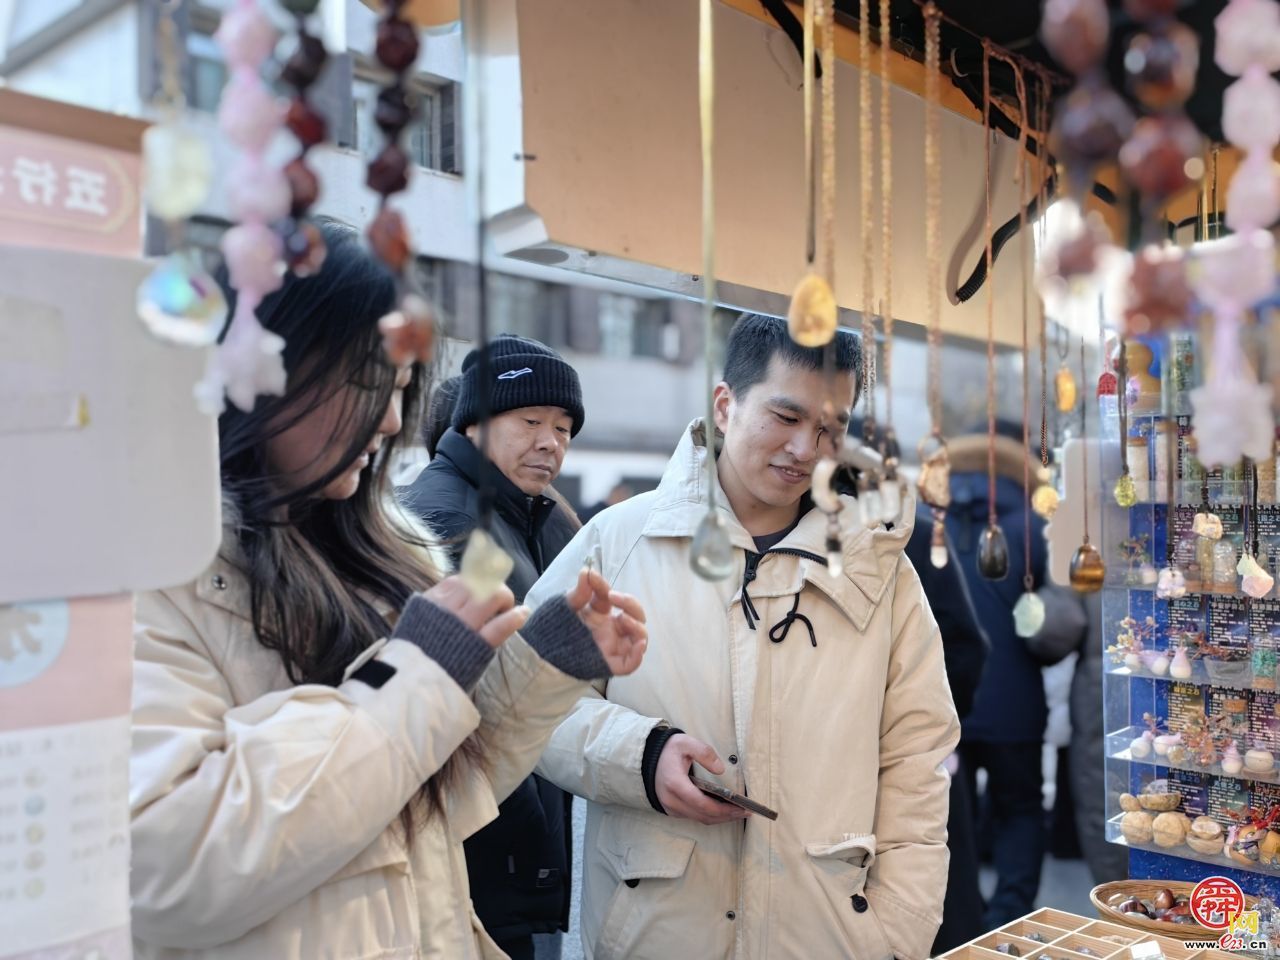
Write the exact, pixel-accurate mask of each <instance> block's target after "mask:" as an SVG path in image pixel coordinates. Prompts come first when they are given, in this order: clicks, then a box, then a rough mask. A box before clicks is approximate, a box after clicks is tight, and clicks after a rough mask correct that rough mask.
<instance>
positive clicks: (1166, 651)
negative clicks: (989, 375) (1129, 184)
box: [1089, 336, 1280, 899]
mask: <svg viewBox="0 0 1280 960" xmlns="http://www.w3.org/2000/svg"><path fill="white" fill-rule="evenodd" d="M1172 348H1173V349H1174V350H1177V351H1180V354H1181V360H1180V363H1181V367H1180V368H1179V369H1180V371H1181V372H1179V371H1177V370H1175V371H1169V370H1166V371H1165V372H1164V374H1163V376H1162V378H1161V379H1160V380H1159V381H1157V380H1155V378H1154V377H1153V376H1151V375H1150V370H1145V369H1144V370H1142V371H1139V373H1140V374H1143V376H1142V377H1140V378H1138V379H1140V380H1141V381H1142V386H1141V391H1140V395H1139V396H1138V397H1137V398H1135V396H1134V392H1133V390H1132V386H1131V391H1130V395H1129V400H1130V402H1131V405H1132V408H1133V409H1132V410H1131V411H1128V412H1130V413H1131V414H1132V415H1130V416H1127V418H1126V419H1127V422H1126V423H1125V427H1124V430H1123V431H1122V430H1121V429H1120V426H1119V424H1118V423H1117V422H1115V420H1114V419H1112V420H1110V421H1107V420H1104V422H1103V423H1102V425H1101V430H1100V433H1101V436H1102V437H1104V438H1106V437H1108V436H1110V437H1112V438H1113V444H1114V445H1113V447H1112V450H1113V451H1114V450H1115V445H1118V443H1119V442H1120V438H1121V437H1122V436H1125V437H1128V438H1129V441H1130V442H1129V443H1128V445H1127V447H1126V450H1127V453H1128V455H1129V467H1130V474H1131V476H1133V477H1134V479H1135V481H1136V482H1135V487H1134V489H1135V493H1136V498H1137V500H1136V502H1135V503H1133V504H1132V505H1131V506H1128V507H1123V506H1121V505H1120V504H1118V503H1117V502H1116V498H1115V496H1114V495H1113V491H1114V489H1115V486H1116V481H1117V480H1118V479H1119V477H1120V470H1119V467H1118V461H1119V458H1118V457H1117V456H1114V455H1112V456H1109V457H1099V458H1097V459H1098V460H1099V462H1100V463H1101V464H1102V466H1100V467H1097V468H1095V470H1094V474H1093V476H1091V477H1090V478H1089V480H1090V486H1091V487H1095V493H1094V501H1093V502H1094V504H1095V505H1099V506H1100V514H1101V517H1102V537H1101V543H1099V544H1098V546H1099V549H1100V550H1101V551H1102V553H1103V557H1104V560H1105V562H1106V563H1107V575H1106V578H1105V580H1104V586H1103V590H1102V597H1101V610H1102V623H1101V629H1102V633H1103V639H1102V644H1103V646H1104V651H1103V671H1102V674H1103V708H1104V709H1103V714H1104V716H1103V720H1104V724H1105V731H1106V736H1105V746H1104V751H1105V759H1104V761H1103V762H1104V764H1105V771H1106V785H1107V787H1106V788H1107V822H1106V824H1105V833H1106V838H1107V839H1108V840H1109V841H1111V842H1114V843H1118V844H1122V845H1124V846H1127V847H1128V848H1129V849H1130V851H1131V853H1130V875H1131V876H1160V877H1167V878H1169V879H1188V880H1196V879H1200V878H1202V877H1205V876H1209V875H1211V874H1212V873H1224V874H1226V875H1237V879H1238V882H1240V883H1241V885H1242V886H1245V887H1246V889H1248V890H1250V891H1255V892H1258V893H1262V892H1266V893H1267V894H1268V895H1269V896H1271V897H1272V898H1273V899H1274V898H1275V897H1276V896H1277V895H1280V690H1278V687H1280V675H1278V673H1277V671H1278V661H1280V592H1277V590H1276V589H1275V588H1274V585H1273V587H1272V589H1271V590H1269V591H1268V592H1266V593H1265V594H1264V595H1263V596H1261V597H1253V596H1250V595H1248V594H1246V593H1245V592H1243V590H1242V589H1241V574H1240V565H1241V559H1242V556H1243V555H1244V554H1246V553H1254V555H1255V556H1256V558H1257V560H1258V562H1259V563H1260V564H1261V565H1262V566H1263V567H1264V568H1265V569H1266V570H1267V571H1275V570H1276V569H1277V562H1278V561H1280V504H1277V502H1276V500H1277V490H1276V479H1275V477H1276V470H1275V464H1274V462H1271V463H1269V464H1263V465H1260V466H1261V469H1258V470H1257V482H1256V485H1255V483H1254V482H1253V471H1252V470H1251V469H1249V465H1247V464H1240V465H1236V466H1232V467H1229V468H1227V469H1215V470H1205V469H1204V468H1203V467H1202V466H1201V465H1200V464H1199V463H1198V462H1197V461H1196V460H1195V456H1194V455H1195V445H1194V440H1193V438H1192V430H1191V416H1190V414H1191V406H1190V403H1189V400H1188V397H1187V393H1188V391H1189V390H1190V389H1192V388H1193V387H1194V386H1195V383H1194V382H1192V381H1193V377H1191V376H1189V375H1187V373H1186V370H1187V369H1192V370H1194V369H1195V367H1196V366H1197V365H1198V363H1199V358H1198V356H1197V355H1196V354H1195V351H1196V347H1195V343H1194V339H1193V338H1190V337H1186V336H1180V337H1178V338H1175V342H1174V344H1173V347H1172ZM1145 349H1146V348H1145V347H1144V348H1143V350H1145ZM1163 349H1164V350H1165V351H1168V350H1169V349H1170V346H1169V344H1168V343H1166V344H1165V345H1164V347H1163ZM1135 354H1137V355H1138V356H1142V355H1143V354H1142V350H1132V349H1131V351H1130V373H1131V374H1132V372H1133V367H1132V363H1133V357H1134V355H1135ZM1147 356H1149V357H1150V358H1151V363H1152V365H1153V369H1154V366H1155V365H1157V364H1158V363H1159V360H1160V357H1159V356H1158V355H1152V353H1151V351H1147ZM1166 366H1169V365H1166ZM1154 383H1159V392H1158V394H1156V395H1154V396H1153V393H1152V390H1153V388H1152V385H1153V384H1154ZM1131 384H1132V381H1131ZM1135 399H1136V400H1137V401H1139V402H1134V401H1135ZM1103 410H1104V412H1105V411H1106V407H1105V405H1104V406H1103ZM1099 494H1100V495H1099ZM1215 518H1216V519H1215ZM1215 535H1216V536H1215ZM1255 543H1256V547H1255ZM1171 565H1173V566H1176V567H1177V568H1178V569H1179V570H1180V572H1181V573H1182V574H1183V581H1184V584H1185V589H1184V590H1181V591H1173V592H1172V593H1171V591H1170V590H1169V589H1168V583H1167V582H1162V581H1161V578H1160V571H1161V570H1162V569H1164V568H1166V567H1169V566H1171ZM1251 585H1252V584H1251ZM1152 789H1159V790H1162V791H1163V796H1162V797H1158V798H1151V797H1149V796H1146V794H1148V793H1149V792H1150V791H1151V790H1152ZM1144 799H1145V800H1152V799H1154V801H1155V805H1154V806H1153V807H1152V808H1147V807H1145V806H1143V804H1142V801H1144ZM1162 805H1163V806H1162ZM1273 825H1274V828H1272V827H1273Z"/></svg>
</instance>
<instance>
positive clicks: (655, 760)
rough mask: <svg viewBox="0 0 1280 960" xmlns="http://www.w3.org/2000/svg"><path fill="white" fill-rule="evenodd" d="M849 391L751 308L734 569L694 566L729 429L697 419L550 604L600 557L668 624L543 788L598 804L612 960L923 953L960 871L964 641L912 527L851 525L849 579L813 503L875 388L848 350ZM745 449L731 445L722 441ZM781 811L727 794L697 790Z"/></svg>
mask: <svg viewBox="0 0 1280 960" xmlns="http://www.w3.org/2000/svg"><path fill="white" fill-rule="evenodd" d="M834 351H835V361H836V362H835V365H834V366H835V374H834V376H832V377H828V376H827V375H825V374H824V370H823V351H822V350H821V349H805V348H801V347H798V346H797V345H795V344H794V343H793V342H792V341H791V340H790V338H789V337H788V336H787V332H786V326H785V324H784V323H783V322H782V321H781V320H777V319H774V318H768V317H759V316H753V315H747V316H744V317H742V318H741V319H740V320H739V321H738V323H737V325H736V326H735V327H734V330H733V332H732V333H731V335H730V338H729V344H728V348H727V353H726V361H725V379H724V382H722V383H721V384H720V385H719V386H718V387H717V388H716V391H715V418H716V424H715V426H716V434H717V443H716V445H717V448H718V457H717V470H718V474H719V485H720V491H719V494H718V496H717V504H718V509H719V510H720V515H721V516H722V517H723V519H724V520H725V522H726V523H727V525H728V530H729V533H730V537H731V539H732V542H733V546H734V552H735V570H734V572H733V574H732V575H731V576H730V577H729V578H728V579H725V580H721V581H716V582H711V581H707V580H703V579H701V578H699V577H698V576H696V575H695V574H694V573H693V572H692V570H691V569H690V554H691V549H692V542H693V536H694V533H695V531H696V530H697V529H698V525H699V523H700V522H701V521H702V519H703V517H704V516H705V514H706V512H707V502H708V497H707V486H706V484H707V472H706V461H705V458H706V457H707V455H708V453H707V451H708V432H707V430H706V426H705V424H704V423H703V421H701V420H698V421H694V423H693V424H691V425H690V427H689V429H688V430H687V431H686V432H685V434H684V436H683V437H682V438H681V440H680V443H679V446H678V448H677V450H676V452H675V454H674V456H673V457H672V459H671V462H670V464H669V465H668V467H667V470H666V473H665V475H664V476H663V479H662V482H661V484H660V486H659V487H658V489H657V490H655V491H653V492H651V493H647V494H644V495H641V496H639V497H635V498H633V499H631V500H628V501H626V502H625V503H622V504H619V505H617V506H615V507H612V508H610V509H608V510H606V511H604V512H603V513H601V514H600V515H599V516H597V517H595V518H594V519H593V520H592V521H591V522H590V523H589V524H588V525H587V526H586V527H585V528H584V529H583V530H582V531H581V533H579V535H578V536H577V537H576V538H575V539H574V540H573V542H572V543H571V544H570V545H569V546H568V547H567V548H566V549H565V550H564V551H563V552H562V553H561V554H560V556H559V558H558V559H557V560H556V562H555V563H554V564H553V565H552V566H551V567H550V569H548V571H547V573H546V574H545V575H544V576H543V578H542V579H541V580H540V581H539V582H538V584H537V586H536V587H535V588H534V590H533V591H532V592H531V593H530V594H529V597H528V601H529V603H530V604H531V605H533V606H537V605H538V604H539V603H540V602H543V601H544V600H548V599H550V598H552V597H554V596H555V595H556V594H557V593H560V592H563V590H564V589H565V587H566V585H567V584H569V583H571V582H572V581H573V578H575V577H576V576H577V575H578V572H579V571H580V570H581V569H582V567H583V565H584V564H585V563H586V562H587V561H588V560H589V561H590V562H591V564H592V566H593V567H594V568H595V569H597V570H599V571H600V572H601V573H602V574H603V575H604V576H605V577H606V578H607V579H608V580H609V581H611V582H613V583H614V584H616V585H617V588H618V589H620V590H625V591H629V592H631V593H633V594H635V595H636V596H637V597H639V599H640V600H641V602H643V604H644V606H645V609H646V611H647V612H648V617H649V619H648V627H649V637H650V641H649V643H650V645H649V652H648V656H647V658H646V660H645V662H644V664H643V665H642V667H641V668H640V669H639V670H638V671H637V672H636V673H635V674H633V675H632V676H629V677H622V678H614V679H612V680H609V681H607V682H601V683H596V684H594V685H593V688H592V690H591V692H590V693H589V695H588V696H586V697H585V698H583V699H582V700H581V701H579V703H578V705H577V706H576V708H575V709H574V710H573V712H572V713H570V715H569V716H568V717H567V718H566V719H565V720H564V721H563V722H562V723H561V724H560V726H559V728H558V729H557V730H556V732H555V734H554V735H553V736H552V738H551V741H550V743H549V745H548V747H547V749H546V751H545V752H544V754H543V756H542V760H541V762H540V764H539V767H538V771H539V773H541V774H542V775H543V776H545V777H547V778H548V779H550V780H552V781H553V782H555V783H557V784H559V785H560V786H562V787H564V788H565V789H566V790H570V791H572V792H573V793H576V794H578V795H580V796H582V797H585V798H586V799H587V800H588V801H590V802H589V804H588V815H587V833H586V843H585V850H586V863H585V871H584V880H583V905H582V934H583V942H584V945H585V947H586V951H587V956H588V958H592V960H618V958H628V960H677V958H697V960H728V958H733V960H766V958H769V960H809V958H813V960H818V958H823V960H825V958H850V957H852V958H857V960H887V958H890V957H897V958H901V960H917V958H923V957H926V956H928V952H929V947H930V945H931V943H932V941H933V936H934V933H935V931H936V929H937V927H938V924H939V922H940V919H941V912H942V900H943V893H944V890H945V887H946V878H947V847H946V837H947V830H946V820H947V797H948V779H947V774H946V772H945V770H944V768H943V766H942V763H943V760H944V759H945V758H946V756H947V755H948V754H949V753H950V752H951V751H952V750H953V749H954V748H955V745H956V741H957V739H958V737H959V723H958V721H957V719H956V713H955V708H954V707H953V705H952V702H951V695H950V692H949V689H948V686H947V678H946V672H945V669H944V667H943V655H942V643H941V640H940V638H939V635H938V629H937V626H936V624H935V623H934V619H933V616H932V614H931V612H930V610H929V607H928V604H927V603H926V602H925V599H924V596H923V594H922V592H921V589H920V582H919V579H918V578H917V576H916V573H915V570H914V569H913V568H912V566H911V564H910V562H909V561H908V560H907V559H906V557H905V556H904V555H903V548H904V546H905V545H906V542H907V539H908V537H909V535H910V532H911V527H912V523H913V519H914V514H915V505H914V502H913V500H912V498H910V497H907V498H905V502H904V504H903V509H902V513H901V515H900V516H899V517H898V518H897V519H896V520H895V521H894V522H893V523H892V524H889V525H881V526H878V527H877V528H876V529H874V530H867V529H864V528H863V527H862V526H861V524H859V523H858V522H857V519H856V514H857V510H856V504H855V502H854V500H853V498H851V497H845V498H844V501H845V504H844V507H845V508H844V509H843V510H842V511H841V512H840V513H839V515H838V516H839V520H840V525H841V528H842V531H843V536H842V540H843V545H844V557H843V571H842V572H841V574H840V575H839V576H834V577H833V576H831V575H830V574H829V573H828V571H827V563H826V559H825V553H826V551H825V535H826V527H827V518H826V516H824V515H823V514H822V513H821V512H820V511H818V510H816V509H813V508H812V505H811V502H810V499H809V496H808V492H809V488H810V485H811V482H812V478H811V474H812V471H813V468H814V466H815V465H816V464H817V463H818V460H819V459H820V458H821V457H822V456H823V455H824V454H826V453H829V452H830V451H831V450H832V449H833V438H832V436H831V434H830V433H828V431H827V429H826V428H825V427H824V425H823V418H822V410H823V407H824V404H826V403H827V402H832V403H833V404H834V407H835V409H836V411H837V416H836V418H835V419H836V420H837V421H839V422H838V423H836V424H834V425H833V431H840V432H843V429H844V422H847V418H848V414H849V410H850V409H851V408H852V406H853V403H854V402H855V400H856V398H857V393H858V388H859V375H860V372H861V366H862V364H861V357H860V348H859V344H858V342H857V340H856V338H855V337H854V336H853V335H852V334H850V333H848V332H841V333H840V334H839V335H838V337H837V339H836V343H835V347H834ZM721 434H722V435H723V439H722V440H721V439H720V437H719V435H721ZM691 768H692V772H694V773H696V774H698V775H699V776H702V777H710V778H713V779H718V780H719V781H720V782H721V783H722V784H723V785H725V786H727V787H729V788H731V789H732V790H733V791H734V792H736V793H738V794H742V795H748V796H750V798H751V799H753V800H755V801H757V802H759V803H761V804H764V805H765V806H767V807H769V808H772V809H773V810H775V811H777V813H778V819H777V820H776V821H770V820H769V819H766V818H765V817H763V816H760V815H752V814H748V813H747V812H746V811H744V810H743V809H741V808H740V807H738V806H734V805H731V804H728V803H725V802H722V801H720V800H716V799H713V798H712V797H711V796H708V795H707V794H704V793H703V792H701V791H700V790H699V789H698V788H696V787H695V786H694V785H693V783H692V782H691V780H690V772H691Z"/></svg>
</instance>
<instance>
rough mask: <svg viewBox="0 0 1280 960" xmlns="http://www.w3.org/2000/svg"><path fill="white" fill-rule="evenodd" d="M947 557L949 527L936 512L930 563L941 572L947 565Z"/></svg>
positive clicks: (930, 539)
mask: <svg viewBox="0 0 1280 960" xmlns="http://www.w3.org/2000/svg"><path fill="white" fill-rule="evenodd" d="M947 557H948V551H947V527H946V524H945V523H944V522H943V521H942V518H941V517H939V516H938V512H937V511H934V517H933V534H932V535H931V536H930V538H929V562H930V563H931V564H933V566H934V569H936V570H941V569H942V568H943V567H945V566H946V565H947Z"/></svg>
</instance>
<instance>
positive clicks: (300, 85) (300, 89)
mask: <svg viewBox="0 0 1280 960" xmlns="http://www.w3.org/2000/svg"><path fill="white" fill-rule="evenodd" d="M282 6H284V7H285V9H287V10H288V11H289V12H290V13H292V14H293V15H294V17H295V18H296V20H297V34H298V48H297V49H296V50H295V51H294V52H293V55H292V56H291V57H290V58H289V59H288V61H287V62H286V63H285V65H284V69H283V70H281V71H280V79H281V80H282V81H284V83H286V84H287V85H288V86H290V87H292V88H293V98H292V100H290V102H289V110H288V113H286V114H285V126H286V127H288V128H289V132H290V133H292V134H293V135H294V137H295V138H296V139H297V141H298V153H297V155H296V156H295V157H294V158H293V159H292V160H290V161H289V162H288V163H287V164H285V167H284V176H285V179H286V180H287V181H288V184H289V215H288V217H287V218H285V219H284V220H282V221H281V222H280V224H279V231H280V236H281V238H282V239H283V241H284V258H285V263H286V264H288V266H289V269H290V270H292V271H293V273H294V274H295V275H297V276H299V277H309V276H312V275H313V274H315V273H316V272H317V271H318V270H319V269H320V267H321V265H322V264H323V263H324V258H325V253H326V251H325V246H324V238H323V237H322V236H321V234H320V230H319V229H318V228H317V227H316V225H315V224H314V223H311V222H310V221H309V220H307V213H308V212H309V211H310V209H311V208H312V207H313V206H314V205H315V202H316V200H317V198H318V197H319V195H320V180H319V177H317V176H316V172H315V170H314V168H313V167H311V165H310V164H308V163H307V153H308V152H309V151H310V150H312V149H313V148H315V147H317V146H319V145H320V144H321V143H323V142H324V140H325V138H326V137H327V136H328V127H329V124H328V121H326V120H325V118H324V114H322V113H320V111H318V110H317V109H316V108H315V106H314V105H313V104H312V103H311V102H310V101H308V99H307V91H308V90H309V89H310V88H311V87H312V86H313V85H314V84H315V82H316V81H317V80H318V79H319V78H320V73H321V71H323V70H324V66H325V63H326V62H327V61H328V59H329V54H328V51H326V50H325V48H324V43H323V42H322V41H321V40H320V38H319V37H316V36H314V35H313V34H312V33H311V32H310V31H309V30H308V29H307V17H308V16H310V15H311V14H313V13H314V12H315V11H316V9H317V8H318V7H319V6H320V2H319V0H284V2H283V3H282Z"/></svg>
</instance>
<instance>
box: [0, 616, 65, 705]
mask: <svg viewBox="0 0 1280 960" xmlns="http://www.w3.org/2000/svg"><path fill="white" fill-rule="evenodd" d="M70 626H71V615H70V611H69V609H68V607H67V602H66V601H65V600H53V601H49V602H47V603H15V604H12V605H9V606H5V605H2V604H0V688H4V687H18V686H21V685H22V684H24V683H30V682H31V681H32V680H34V679H35V678H36V677H38V676H40V674H42V673H44V672H45V671H46V670H48V669H49V667H51V666H52V665H53V662H54V661H55V660H57V659H58V655H59V654H60V653H62V648H63V646H64V645H65V644H66V642H67V633H68V631H69V630H70Z"/></svg>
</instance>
